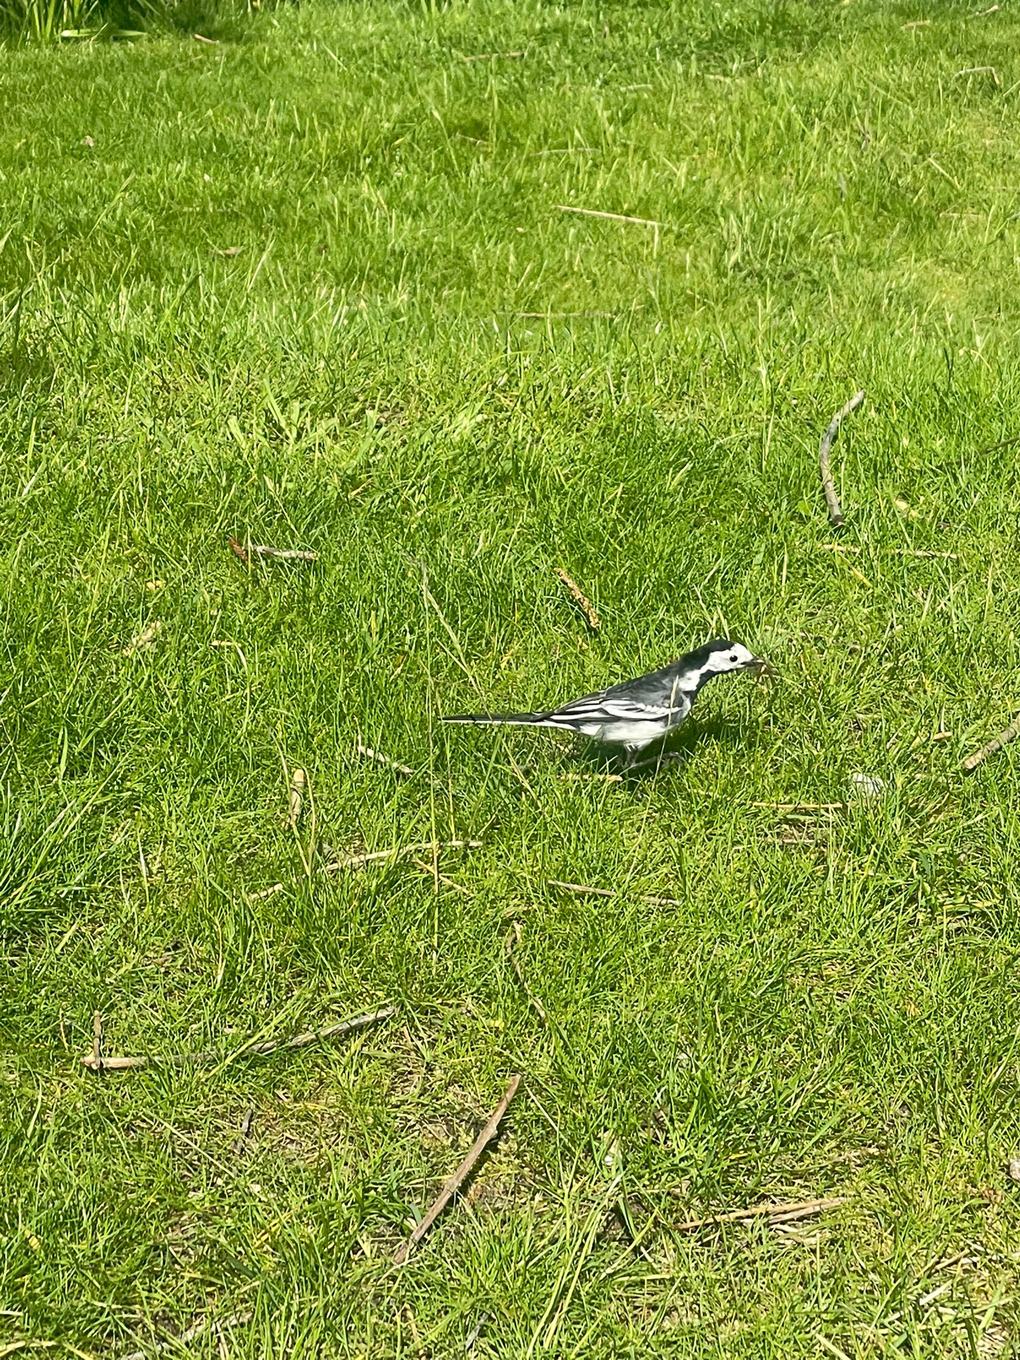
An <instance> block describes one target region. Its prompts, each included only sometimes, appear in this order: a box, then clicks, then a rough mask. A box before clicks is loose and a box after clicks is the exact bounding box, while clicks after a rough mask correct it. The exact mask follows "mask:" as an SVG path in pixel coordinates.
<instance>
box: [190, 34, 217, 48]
mask: <svg viewBox="0 0 1020 1360" xmlns="http://www.w3.org/2000/svg"><path fill="white" fill-rule="evenodd" d="M191 36H192V37H193V38H194V39H195V41H196V42H200V43H205V44H206V45H207V46H209V47H219V39H218V38H207V37H206V36H205V34H204V33H192V35H191Z"/></svg>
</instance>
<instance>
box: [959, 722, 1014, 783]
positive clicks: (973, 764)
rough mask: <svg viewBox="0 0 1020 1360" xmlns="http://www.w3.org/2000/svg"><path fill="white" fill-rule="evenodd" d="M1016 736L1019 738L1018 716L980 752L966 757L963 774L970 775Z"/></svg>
mask: <svg viewBox="0 0 1020 1360" xmlns="http://www.w3.org/2000/svg"><path fill="white" fill-rule="evenodd" d="M1017 736H1020V716H1018V717H1016V718H1014V719H1013V721H1012V722H1011V723H1010V725H1009V726H1008V727H1004V728H1003V730H1002V731H1001V732H1000V733H999V735H998V736H997V737H993V738H992V740H991V741H990V742H988V744H987V745H986V746H982V747H981V750H980V751H975V752H974V754H973V755H972V756H968V757H967V759H966V760H965V761H964V762H963V768H964V772H965V773H966V774H970V772H971V771H972V770H976V769H977V767H978V766H979V765H980V764H981V762H982V761H983V760H987V759H988V757H989V756H994V755H995V753H996V751H1001V750H1002V748H1003V747H1004V746H1008V745H1009V743H1010V742H1011V741H1014V740H1015V739H1016V737H1017Z"/></svg>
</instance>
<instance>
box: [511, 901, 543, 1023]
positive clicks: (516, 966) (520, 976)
mask: <svg viewBox="0 0 1020 1360" xmlns="http://www.w3.org/2000/svg"><path fill="white" fill-rule="evenodd" d="M520 942H521V923H520V921H513V922H511V925H510V929H509V930H508V931H507V937H506V952H507V956H508V958H509V959H510V964H511V966H512V968H513V970H514V972H515V973H516V974H517V981H518V982H519V983H520V984H521V989H522V991H523V992H524V995H525V996H526V997H527V998H528V1001H529V1002H530V1003H531V1006H532V1008H533V1009H534V1011H535V1013H536V1014H537V1016H538V1018H539V1019H540V1020H541V1021H542V1023H543V1024H548V1022H549V1017H548V1015H546V1013H545V1007H544V1006H543V1005H542V1003H541V1001H539V999H538V997H537V996H536V995H535V993H534V992H533V991H532V990H531V988H530V987H529V986H528V980H527V978H526V977H525V976H524V969H523V968H522V967H521V961H520V959H519V958H518V957H517V946H518V945H519V944H520Z"/></svg>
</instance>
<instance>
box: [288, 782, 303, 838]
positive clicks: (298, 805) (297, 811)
mask: <svg viewBox="0 0 1020 1360" xmlns="http://www.w3.org/2000/svg"><path fill="white" fill-rule="evenodd" d="M307 787H308V776H307V775H306V774H305V772H304V770H300V769H298V770H294V771H292V773H291V776H290V800H289V802H288V805H287V826H288V828H289V829H290V830H291V831H294V830H296V829H297V824H298V822H300V820H301V813H302V812H303V811H304V806H305V789H306V788H307Z"/></svg>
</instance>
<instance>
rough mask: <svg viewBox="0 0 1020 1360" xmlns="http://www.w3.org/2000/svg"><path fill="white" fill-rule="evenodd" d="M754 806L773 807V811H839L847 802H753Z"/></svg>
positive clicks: (752, 805)
mask: <svg viewBox="0 0 1020 1360" xmlns="http://www.w3.org/2000/svg"><path fill="white" fill-rule="evenodd" d="M750 806H751V807H753V808H771V809H772V811H773V812H838V811H840V809H841V808H845V807H846V803H751V804H750Z"/></svg>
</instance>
